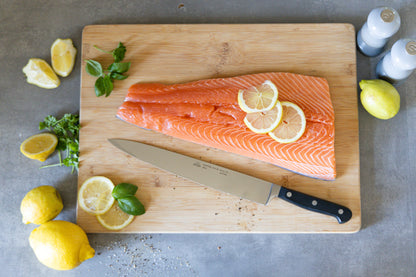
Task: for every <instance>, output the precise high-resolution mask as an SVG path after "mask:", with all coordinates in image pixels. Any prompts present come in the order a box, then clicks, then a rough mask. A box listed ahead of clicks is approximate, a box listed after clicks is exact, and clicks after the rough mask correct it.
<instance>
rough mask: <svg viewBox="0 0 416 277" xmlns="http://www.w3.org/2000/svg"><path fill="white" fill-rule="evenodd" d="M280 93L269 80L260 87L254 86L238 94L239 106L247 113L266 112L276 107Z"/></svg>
mask: <svg viewBox="0 0 416 277" xmlns="http://www.w3.org/2000/svg"><path fill="white" fill-rule="evenodd" d="M278 95H279V93H278V90H277V88H276V86H275V85H274V84H273V83H272V82H271V81H269V80H266V81H265V82H264V83H263V84H261V85H258V86H252V87H249V88H248V89H245V90H240V91H239V92H238V105H239V106H240V108H241V109H242V110H243V111H245V112H246V113H253V112H264V111H268V110H271V109H272V108H273V107H274V105H276V102H277V97H278Z"/></svg>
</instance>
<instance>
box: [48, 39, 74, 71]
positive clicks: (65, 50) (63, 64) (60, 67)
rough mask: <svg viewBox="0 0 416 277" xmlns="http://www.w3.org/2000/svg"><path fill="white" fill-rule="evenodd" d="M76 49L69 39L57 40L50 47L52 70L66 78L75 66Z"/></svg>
mask: <svg viewBox="0 0 416 277" xmlns="http://www.w3.org/2000/svg"><path fill="white" fill-rule="evenodd" d="M76 55H77V49H76V48H75V47H74V45H73V43H72V40H71V39H69V38H68V39H60V38H58V39H57V40H55V42H54V43H53V44H52V46H51V57H52V58H51V60H52V68H53V70H55V72H56V74H58V75H59V76H62V77H66V76H68V75H69V74H70V73H71V72H72V69H73V68H74V64H75V57H76Z"/></svg>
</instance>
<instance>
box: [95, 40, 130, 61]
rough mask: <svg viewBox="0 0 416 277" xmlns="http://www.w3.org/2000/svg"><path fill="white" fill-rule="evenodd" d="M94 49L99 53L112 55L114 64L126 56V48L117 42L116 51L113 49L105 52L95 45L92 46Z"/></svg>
mask: <svg viewBox="0 0 416 277" xmlns="http://www.w3.org/2000/svg"><path fill="white" fill-rule="evenodd" d="M94 47H95V48H96V49H98V50H100V51H101V52H104V53H107V54H110V55H113V58H114V62H116V63H118V62H121V61H122V60H123V59H124V55H125V54H126V46H124V45H123V43H121V42H119V43H118V46H117V48H116V49H113V51H111V52H110V51H106V50H103V49H101V48H99V47H98V46H97V45H94Z"/></svg>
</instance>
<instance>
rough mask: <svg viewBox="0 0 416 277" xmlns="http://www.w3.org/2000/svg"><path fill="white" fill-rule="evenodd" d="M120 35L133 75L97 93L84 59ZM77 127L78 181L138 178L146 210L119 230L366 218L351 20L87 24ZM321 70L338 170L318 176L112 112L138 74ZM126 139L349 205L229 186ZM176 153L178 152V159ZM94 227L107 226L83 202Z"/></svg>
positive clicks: (321, 228)
mask: <svg viewBox="0 0 416 277" xmlns="http://www.w3.org/2000/svg"><path fill="white" fill-rule="evenodd" d="M120 41H121V42H123V43H124V44H125V46H126V47H127V53H126V57H125V61H130V62H131V64H132V66H131V68H130V70H129V72H128V74H129V78H128V79H126V80H124V81H115V83H114V91H113V93H112V94H111V96H109V97H107V98H105V97H99V98H97V97H96V96H95V94H94V82H95V78H94V77H91V76H89V75H88V74H87V73H86V72H85V60H86V59H94V60H97V61H99V62H101V63H102V64H104V65H106V66H107V65H109V64H110V63H111V62H112V57H111V56H110V55H107V54H104V53H102V52H100V51H98V50H96V49H95V48H94V47H93V45H98V46H99V47H100V48H102V49H107V50H111V49H113V48H115V47H116V46H117V45H118V42H120ZM81 52H82V58H81V60H82V64H81V66H82V70H81V111H80V116H81V133H80V167H79V178H78V187H79V186H81V184H82V183H83V182H84V181H85V180H86V179H87V178H89V177H91V176H95V175H103V176H107V177H108V178H110V179H111V180H112V181H113V182H114V183H115V184H118V183H121V182H129V183H133V184H135V185H137V186H138V187H139V190H138V192H137V197H138V198H139V199H140V200H141V201H142V203H143V204H144V206H145V207H146V210H147V212H146V213H145V214H144V215H142V216H138V217H136V218H135V220H134V221H133V222H132V223H131V224H130V225H129V226H128V227H126V228H125V229H123V230H122V231H121V232H129V233H133V232H137V233H153V232H154V233H165V232H174V233H193V232H217V233H218V232H220V233H234V232H235V233H239V232H241V233H248V232H253V233H306V232H315V233H316V232H356V231H358V230H359V229H360V226H361V206H360V171H359V170H360V167H359V145H358V144H359V142H358V108H357V84H356V56H355V55H356V54H355V31H354V27H353V26H352V25H350V24H232V25H228V24H201V25H199V24H198V25H91V26H86V27H85V28H84V30H83V36H82V51H81ZM271 71H276V72H277V71H280V72H292V73H299V74H305V75H312V76H318V77H325V78H326V79H327V80H328V82H329V87H330V92H331V98H332V101H333V105H334V109H335V157H336V168H337V179H336V180H335V181H322V180H316V179H312V178H308V177H304V176H300V175H298V174H295V173H292V172H289V171H287V170H284V169H281V168H278V167H276V166H273V165H271V164H267V163H264V162H260V161H257V160H254V159H250V158H246V157H242V156H239V155H235V154H232V153H227V152H224V151H220V150H216V149H213V148H208V147H205V146H201V145H198V144H193V143H190V142H186V141H182V140H179V139H175V138H172V137H169V136H166V135H163V134H160V133H157V132H154V131H149V130H144V129H141V128H138V127H136V126H134V125H130V124H128V123H125V122H122V121H121V120H119V119H117V118H116V117H115V114H116V112H117V108H118V107H119V106H120V105H121V103H122V102H123V100H124V97H125V96H126V93H127V89H128V88H129V87H130V86H131V85H132V84H134V83H137V82H161V83H166V84H173V83H182V82H189V81H194V80H199V79H205V78H216V77H231V76H237V75H243V74H251V73H260V72H271ZM108 138H125V139H131V140H137V141H141V142H145V143H149V144H152V145H155V146H159V147H162V148H165V149H169V150H173V151H176V152H179V153H182V154H186V155H189V156H192V157H195V158H198V159H202V160H204V161H208V162H211V163H214V164H218V165H221V166H224V167H228V168H230V169H234V170H237V171H240V172H244V173H246V174H249V175H252V176H255V177H258V178H262V179H265V180H268V181H270V182H276V183H277V184H281V185H285V186H287V187H289V188H293V189H296V190H299V191H301V192H305V193H308V194H311V195H314V196H317V197H320V198H323V199H327V200H330V201H334V202H336V203H339V204H342V205H345V206H347V207H349V208H350V209H351V210H352V212H353V217H352V219H351V220H350V221H349V222H347V223H345V224H338V222H337V221H336V220H335V219H334V218H332V217H329V216H325V215H322V214H317V213H313V212H310V211H307V210H304V209H301V208H298V207H297V206H294V205H291V204H289V203H287V202H285V201H283V200H279V199H274V200H273V201H272V202H271V203H270V204H269V205H268V206H263V205H260V204H255V203H253V202H250V201H248V200H242V199H240V198H238V197H234V196H231V195H227V194H224V193H221V192H217V191H214V190H212V189H209V188H206V187H203V186H200V185H198V184H196V183H193V182H191V181H187V180H184V179H182V178H181V177H178V176H175V175H173V174H170V173H167V172H164V171H162V170H159V169H157V168H155V167H153V166H151V165H148V164H146V163H144V162H142V161H140V160H137V159H135V158H133V157H130V156H129V155H127V154H125V153H123V152H121V151H120V150H118V149H116V148H115V147H113V146H112V145H111V144H110V143H109V142H108V141H107V139H108ZM172 162H175V161H172ZM77 223H78V224H79V225H80V226H81V227H82V228H83V229H84V230H85V231H86V232H89V233H101V232H111V231H108V230H106V229H104V228H103V227H101V225H100V224H99V223H98V222H97V220H96V218H95V217H94V216H91V215H89V214H87V213H86V212H85V211H83V210H82V209H80V208H79V207H78V208H77Z"/></svg>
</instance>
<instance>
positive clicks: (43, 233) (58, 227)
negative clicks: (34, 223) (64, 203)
mask: <svg viewBox="0 0 416 277" xmlns="http://www.w3.org/2000/svg"><path fill="white" fill-rule="evenodd" d="M29 243H30V246H31V247H32V249H33V251H34V252H35V255H36V258H38V260H39V261H40V262H41V263H42V264H44V265H46V266H48V267H50V268H53V269H56V270H69V269H73V268H75V267H77V266H79V265H80V264H81V263H82V262H83V261H85V260H87V259H90V258H92V257H94V255H95V250H94V249H93V248H92V247H91V246H90V243H89V241H88V237H87V235H86V234H85V232H84V230H82V229H81V227H79V226H78V225H76V224H74V223H71V222H68V221H62V220H53V221H49V222H46V223H44V224H42V225H40V226H39V227H38V228H36V229H34V230H33V231H32V233H31V234H30V236H29Z"/></svg>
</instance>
